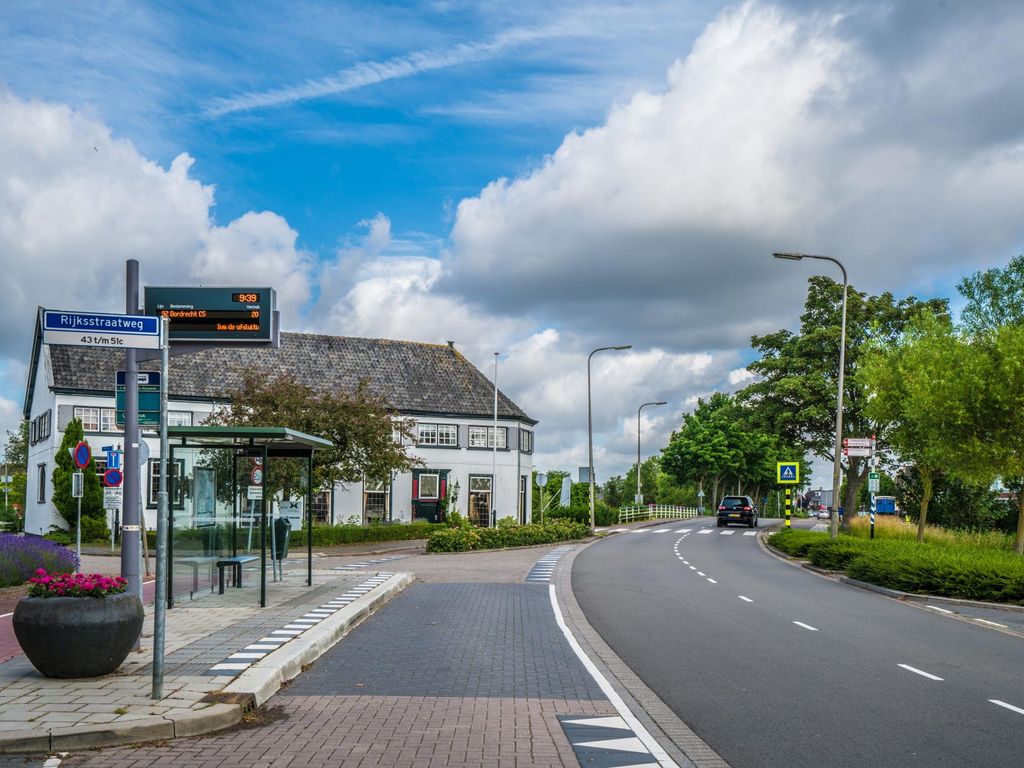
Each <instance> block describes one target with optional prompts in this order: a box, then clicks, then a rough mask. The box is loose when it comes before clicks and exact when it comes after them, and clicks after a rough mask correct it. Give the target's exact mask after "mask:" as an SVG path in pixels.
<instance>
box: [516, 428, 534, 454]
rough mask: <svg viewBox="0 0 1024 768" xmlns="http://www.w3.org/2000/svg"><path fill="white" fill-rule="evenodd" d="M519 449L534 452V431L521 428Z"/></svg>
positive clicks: (524, 451)
mask: <svg viewBox="0 0 1024 768" xmlns="http://www.w3.org/2000/svg"><path fill="white" fill-rule="evenodd" d="M519 450H520V451H522V452H523V453H533V432H531V431H530V430H528V429H520V430H519Z"/></svg>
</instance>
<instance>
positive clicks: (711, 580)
mask: <svg viewBox="0 0 1024 768" xmlns="http://www.w3.org/2000/svg"><path fill="white" fill-rule="evenodd" d="M708 581H710V582H711V583H712V584H717V583H718V582H717V581H715V580H714V579H708Z"/></svg>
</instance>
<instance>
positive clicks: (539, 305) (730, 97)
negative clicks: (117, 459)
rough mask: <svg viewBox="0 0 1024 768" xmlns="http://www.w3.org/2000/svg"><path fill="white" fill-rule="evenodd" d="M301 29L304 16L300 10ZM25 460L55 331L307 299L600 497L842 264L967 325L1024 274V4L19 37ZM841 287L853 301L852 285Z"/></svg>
mask: <svg viewBox="0 0 1024 768" xmlns="http://www.w3.org/2000/svg"><path fill="white" fill-rule="evenodd" d="M281 6H283V7H281ZM0 39H2V40H3V41H4V44H3V45H2V46H0V267H2V268H3V274H4V276H5V281H4V284H5V289H6V290H5V292H4V293H5V295H4V301H3V302H0V430H6V429H9V428H12V427H14V426H15V425H16V423H17V421H18V420H19V419H20V414H21V408H22V403H23V400H24V387H25V379H26V367H27V364H28V358H29V351H30V344H31V333H32V327H33V322H34V318H35V310H36V307H38V306H47V307H50V308H58V309H82V310H95V311H114V312H117V311H123V307H124V304H123V297H124V283H123V273H124V262H125V260H126V259H129V258H136V259H138V260H139V261H140V265H141V266H140V271H141V278H142V281H143V283H144V284H149V285H180V284H186V285H188V284H191V285H196V284H205V285H254V284H261V285H262V284H265V285H271V286H273V287H275V288H276V290H277V292H278V305H279V308H280V309H281V310H282V315H283V319H282V324H283V329H284V330H286V331H309V332H319V333H331V334H338V335H351V336H369V337H384V338H393V339H407V340H414V341H425V342H435V343H443V342H445V341H447V340H453V341H455V343H456V346H457V347H458V349H459V350H461V351H462V353H463V354H464V355H466V356H467V357H468V358H469V359H470V360H471V361H473V362H474V363H475V364H477V365H478V366H479V367H480V368H481V370H483V371H484V372H485V373H486V374H487V375H488V376H490V375H491V361H492V359H493V358H492V355H493V352H495V351H498V352H500V353H501V355H500V358H499V371H498V384H499V387H500V388H501V389H502V390H503V391H504V392H505V393H506V394H508V395H509V396H510V397H512V398H513V399H514V400H515V401H516V402H517V403H518V404H519V405H520V406H521V407H522V408H523V409H524V410H525V411H526V412H527V413H528V414H529V415H530V416H532V417H533V418H536V419H538V420H539V421H540V425H539V427H538V432H537V454H536V456H535V459H536V464H537V466H538V467H539V468H540V469H574V468H576V467H579V466H583V465H585V464H586V460H587V411H586V403H587V357H588V354H589V352H590V351H591V350H592V349H595V348H596V347H601V346H609V345H621V344H630V345H632V349H630V350H627V351H621V352H603V353H600V354H599V355H596V356H595V357H594V358H593V368H592V393H593V403H594V442H595V466H596V471H597V476H598V479H599V480H603V479H606V478H607V477H609V476H611V475H614V474H622V473H624V472H625V471H626V470H627V469H628V467H629V466H630V464H631V463H632V462H634V461H635V460H636V437H637V436H636V430H637V408H638V407H639V406H640V404H642V403H645V402H649V401H658V400H665V401H667V403H668V404H667V405H665V406H661V407H649V408H646V409H645V410H644V411H643V427H642V438H643V453H644V456H645V457H646V456H648V455H651V454H654V453H657V452H658V451H659V450H660V449H661V448H662V447H663V446H664V445H665V444H666V442H667V441H668V439H669V436H670V435H671V432H672V430H673V429H674V428H677V427H678V426H679V424H680V422H681V419H682V414H684V413H685V412H687V411H689V410H691V409H692V408H693V407H694V405H695V404H696V401H697V398H698V397H704V396H707V395H708V394H710V393H711V392H714V391H716V390H723V391H734V390H736V389H737V388H740V387H742V386H743V384H744V383H745V382H747V381H749V374H748V373H747V372H746V370H745V366H746V365H747V364H748V363H749V362H750V361H751V359H752V357H753V353H752V351H751V348H750V337H751V335H753V334H762V333H767V332H770V331H774V330H776V329H778V328H791V329H793V328H796V327H797V324H798V317H799V314H800V310H801V307H802V305H803V301H804V297H805V291H806V280H807V277H808V276H809V275H811V274H814V273H815V272H817V271H819V270H823V271H824V273H825V274H829V272H828V269H829V265H828V264H827V263H825V262H810V261H806V260H805V261H803V262H799V263H796V262H780V261H777V260H773V259H772V258H771V253H772V252H773V251H779V250H783V251H801V252H806V253H818V254H829V255H832V256H836V257H838V258H840V259H841V260H842V261H843V262H844V264H845V265H846V267H847V269H848V271H849V274H850V280H851V283H852V284H853V285H854V286H855V287H857V288H858V289H861V290H869V291H872V292H880V291H884V290H888V291H892V292H893V293H895V294H896V295H897V296H906V295H915V296H918V297H921V298H925V297H931V296H947V297H951V298H953V299H954V307H955V306H956V303H957V302H956V284H957V283H958V282H959V280H960V279H962V278H963V277H964V276H965V275H968V274H971V273H973V272H975V271H977V270H979V269H986V268H989V267H993V266H1002V265H1005V264H1006V262H1008V261H1009V260H1010V258H1012V257H1013V256H1015V255H1017V254H1019V253H1021V252H1022V251H1024V248H1022V244H1024V216H1021V202H1020V201H1021V200H1022V199H1024V68H1022V67H1021V66H1020V55H1019V54H1020V40H1022V39H1024V5H1022V4H1020V3H1019V2H1016V0H1006V1H1005V2H1002V1H1001V0H986V2H985V3H972V2H966V1H962V2H961V1H958V0H912V1H908V2H877V1H869V0H861V1H858V0H848V1H846V2H831V0H821V1H814V2H811V0H788V1H787V0H783V1H781V2H760V1H758V2H739V3H722V2H711V1H710V0H675V1H674V2H669V1H665V2H662V1H661V0H648V1H646V2H643V3H614V2H572V1H571V0H565V1H564V2H557V3H551V2H534V0H517V1H516V2H502V1H501V0H494V1H493V2H475V3H471V2H460V0H436V1H435V2H422V3H413V2H392V3H387V2H316V1H315V0H306V1H304V2H303V1H300V2H293V3H287V4H280V3H269V2H252V1H250V2H245V3H241V2H218V3H211V2H181V3H153V2H137V1H136V2H116V1H111V2H106V3H103V4H81V3H72V2H29V1H23V2H19V3H4V4H0ZM831 276H832V277H834V278H837V279H838V278H839V274H838V272H836V273H835V274H831Z"/></svg>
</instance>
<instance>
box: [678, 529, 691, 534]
mask: <svg viewBox="0 0 1024 768" xmlns="http://www.w3.org/2000/svg"><path fill="white" fill-rule="evenodd" d="M676 533H693V528H680V529H679V530H678V531H676Z"/></svg>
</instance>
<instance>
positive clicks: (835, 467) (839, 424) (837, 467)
mask: <svg viewBox="0 0 1024 768" xmlns="http://www.w3.org/2000/svg"><path fill="white" fill-rule="evenodd" d="M772 255H773V256H774V257H775V258H776V259H789V260H791V261H800V260H801V259H818V260H820V261H831V262H832V263H833V264H835V265H836V266H838V267H839V269H840V270H841V271H842V273H843V312H842V321H841V323H842V324H841V330H840V332H839V387H838V389H839V393H838V395H837V396H836V446H835V457H834V460H833V463H832V510H833V513H832V517H831V519H830V520H829V525H828V531H829V536H830V537H831V538H833V539H834V538H836V537H837V536H838V535H839V481H840V475H841V474H842V460H843V388H844V386H845V384H844V382H845V376H846V297H847V294H848V292H849V286H850V281H849V278H848V277H847V275H846V267H844V266H843V263H842V262H841V261H839V259H836V258H834V257H832V256H817V255H814V254H810V253H773V254H772Z"/></svg>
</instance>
